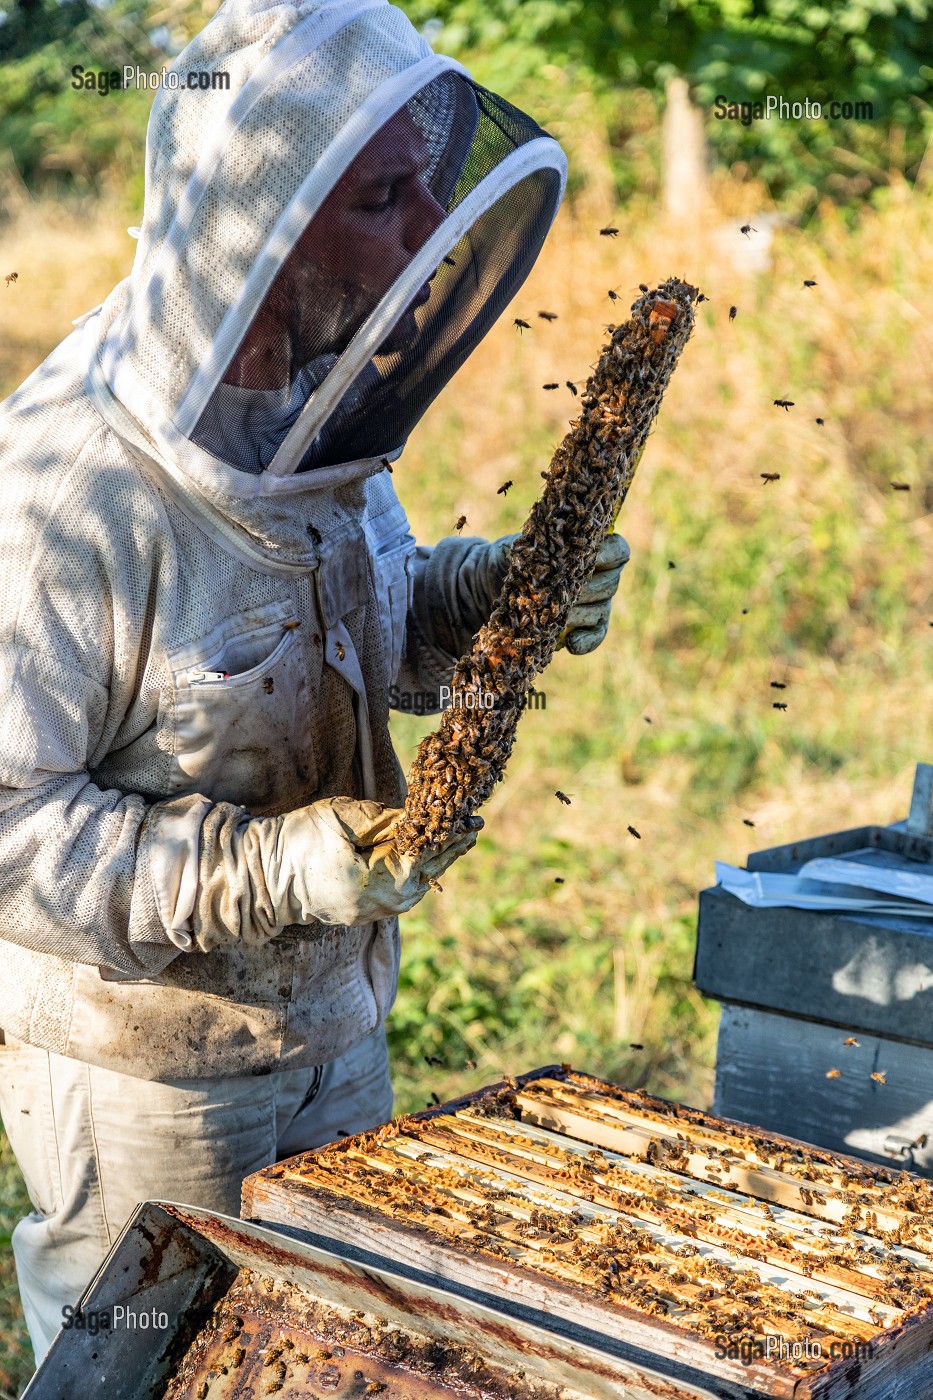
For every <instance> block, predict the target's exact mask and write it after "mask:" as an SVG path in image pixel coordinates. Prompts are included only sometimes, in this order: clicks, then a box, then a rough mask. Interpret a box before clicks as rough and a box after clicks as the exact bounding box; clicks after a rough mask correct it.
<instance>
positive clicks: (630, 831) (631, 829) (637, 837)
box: [627, 826, 641, 841]
mask: <svg viewBox="0 0 933 1400" xmlns="http://www.w3.org/2000/svg"><path fill="white" fill-rule="evenodd" d="M627 830H628V834H629V835H630V836H634V837H635V840H636V841H640V840H641V832H640V831H636V830H635V828H634V827H633V826H630V827H628V828H627Z"/></svg>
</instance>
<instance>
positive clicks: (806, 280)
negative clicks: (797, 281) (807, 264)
mask: <svg viewBox="0 0 933 1400" xmlns="http://www.w3.org/2000/svg"><path fill="white" fill-rule="evenodd" d="M803 285H804V286H805V287H815V286H816V283H815V282H814V281H813V279H812V278H810V277H805V278H804V282H803Z"/></svg>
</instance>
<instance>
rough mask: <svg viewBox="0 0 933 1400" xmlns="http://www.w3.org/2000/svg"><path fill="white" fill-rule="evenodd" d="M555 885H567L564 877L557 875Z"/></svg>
mask: <svg viewBox="0 0 933 1400" xmlns="http://www.w3.org/2000/svg"><path fill="white" fill-rule="evenodd" d="M554 883H555V885H563V884H564V883H565V881H564V877H563V875H555V876H554Z"/></svg>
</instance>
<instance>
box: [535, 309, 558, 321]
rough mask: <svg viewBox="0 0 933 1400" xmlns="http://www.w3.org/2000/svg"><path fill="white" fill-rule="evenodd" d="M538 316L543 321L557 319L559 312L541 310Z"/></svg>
mask: <svg viewBox="0 0 933 1400" xmlns="http://www.w3.org/2000/svg"><path fill="white" fill-rule="evenodd" d="M538 317H539V319H540V320H542V321H556V320H557V312H556V311H539V312H538Z"/></svg>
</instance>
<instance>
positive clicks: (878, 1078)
mask: <svg viewBox="0 0 933 1400" xmlns="http://www.w3.org/2000/svg"><path fill="white" fill-rule="evenodd" d="M869 1078H870V1079H873V1080H874V1081H875V1083H876V1084H887V1082H888V1076H887V1075H886V1074H885V1072H884V1070H883V1069H875V1070H872V1072H871V1074H870V1075H869Z"/></svg>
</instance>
